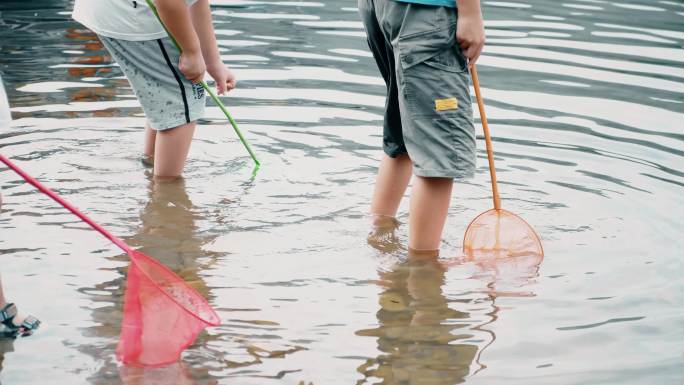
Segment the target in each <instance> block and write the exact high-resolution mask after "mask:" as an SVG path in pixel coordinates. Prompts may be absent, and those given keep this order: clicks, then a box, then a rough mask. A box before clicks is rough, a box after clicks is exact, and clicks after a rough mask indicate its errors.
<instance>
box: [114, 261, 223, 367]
mask: <svg viewBox="0 0 684 385" xmlns="http://www.w3.org/2000/svg"><path fill="white" fill-rule="evenodd" d="M130 257H131V264H130V267H129V270H128V282H127V284H126V294H125V298H124V315H123V322H122V324H121V336H120V338H119V345H118V346H117V348H116V355H117V358H118V359H119V360H120V361H121V362H123V363H125V364H130V365H142V366H159V365H165V364H169V363H172V362H175V361H177V360H178V359H179V358H180V354H181V352H182V351H183V350H184V349H185V348H187V347H188V346H190V345H191V344H192V343H193V342H194V341H195V338H196V337H197V335H198V334H199V333H200V332H201V331H202V330H203V329H204V328H205V327H207V326H217V325H219V323H220V321H219V318H218V315H216V313H215V312H214V310H213V309H212V308H211V306H209V304H208V303H207V302H206V300H205V299H204V298H203V297H202V296H201V295H200V294H199V293H197V291H195V290H194V289H193V288H191V287H190V286H188V285H187V284H186V283H185V282H184V281H183V280H182V279H180V278H179V277H178V276H176V275H175V274H174V273H173V272H172V271H171V270H169V269H168V268H166V267H165V266H164V265H162V264H160V263H159V262H157V261H155V260H154V259H152V258H150V257H148V256H147V255H145V254H142V253H139V252H133V253H132V254H131V255H130Z"/></svg>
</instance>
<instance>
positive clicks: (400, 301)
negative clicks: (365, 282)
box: [357, 258, 486, 385]
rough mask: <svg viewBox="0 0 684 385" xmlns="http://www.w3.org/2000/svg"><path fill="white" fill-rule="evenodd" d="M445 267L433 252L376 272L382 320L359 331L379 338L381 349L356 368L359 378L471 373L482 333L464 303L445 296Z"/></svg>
mask: <svg viewBox="0 0 684 385" xmlns="http://www.w3.org/2000/svg"><path fill="white" fill-rule="evenodd" d="M445 272H446V267H445V266H444V265H443V264H442V263H440V261H439V260H437V259H434V258H409V259H408V260H406V261H403V262H399V263H397V264H396V265H395V266H393V267H392V268H391V269H390V270H388V271H379V272H378V275H379V276H380V279H379V281H378V284H379V285H380V286H381V287H382V292H381V293H380V298H379V302H380V310H379V311H378V312H377V313H376V316H377V318H378V322H379V326H378V327H377V328H375V329H365V330H360V331H358V332H357V334H358V335H361V336H372V337H375V338H377V345H378V350H379V351H380V352H382V354H380V355H379V356H378V357H377V358H374V359H370V360H367V361H366V362H365V363H364V364H363V365H361V366H360V367H359V368H358V371H359V372H360V373H361V374H363V376H364V377H365V380H364V381H362V382H360V383H376V382H372V379H374V378H380V379H381V380H382V382H380V383H382V384H444V385H447V384H458V383H461V382H463V380H464V378H465V377H466V376H468V375H469V374H471V373H472V371H473V363H474V361H475V358H476V356H477V352H478V350H479V349H480V348H479V344H478V343H476V342H474V340H475V334H481V333H478V332H476V331H475V330H474V329H473V328H471V327H470V326H471V322H472V321H471V317H470V314H469V313H468V311H467V310H466V309H465V308H464V306H458V305H459V304H458V302H451V303H450V301H449V300H447V297H446V295H445V293H444V292H443V290H442V287H443V286H444V283H445ZM460 305H463V304H460ZM485 338H486V337H485Z"/></svg>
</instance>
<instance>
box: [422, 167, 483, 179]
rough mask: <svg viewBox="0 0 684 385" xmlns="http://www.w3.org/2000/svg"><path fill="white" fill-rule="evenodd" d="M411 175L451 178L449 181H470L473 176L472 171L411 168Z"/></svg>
mask: <svg viewBox="0 0 684 385" xmlns="http://www.w3.org/2000/svg"><path fill="white" fill-rule="evenodd" d="M413 175H415V176H420V177H424V178H451V179H458V180H463V179H470V178H472V177H473V176H474V175H475V172H474V171H465V170H423V169H417V168H415V167H414V168H413Z"/></svg>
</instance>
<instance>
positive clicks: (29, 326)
mask: <svg viewBox="0 0 684 385" xmlns="http://www.w3.org/2000/svg"><path fill="white" fill-rule="evenodd" d="M16 316H17V307H16V305H14V304H13V303H8V304H6V305H5V306H4V307H3V308H2V309H0V335H2V336H4V337H12V338H14V337H16V336H17V335H20V336H22V337H26V336H30V335H31V334H33V332H34V331H35V330H36V329H38V327H39V326H40V320H39V319H38V318H36V317H34V316H32V315H29V316H27V317H26V318H25V319H24V321H23V322H22V323H21V325H15V324H14V322H13V321H14V317H16Z"/></svg>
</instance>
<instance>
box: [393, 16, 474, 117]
mask: <svg viewBox="0 0 684 385" xmlns="http://www.w3.org/2000/svg"><path fill="white" fill-rule="evenodd" d="M455 30H456V25H455V24H453V25H451V26H449V27H448V28H443V29H437V30H433V31H427V32H425V33H422V34H417V35H411V36H408V37H405V38H401V37H400V38H399V42H398V50H399V55H398V56H399V65H398V67H399V68H398V70H399V71H400V72H401V74H400V76H401V79H400V82H399V83H400V85H401V88H402V90H401V93H402V96H403V98H404V104H405V107H406V108H407V109H408V113H409V115H410V116H411V117H413V118H418V117H432V118H439V117H444V116H455V115H459V113H460V112H461V111H460V110H461V109H463V108H467V110H470V108H471V107H470V92H469V87H470V86H469V84H470V83H469V73H468V65H467V61H466V58H465V57H464V56H463V53H462V52H461V49H460V47H459V46H458V45H457V44H456V43H455V32H456V31H455Z"/></svg>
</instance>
